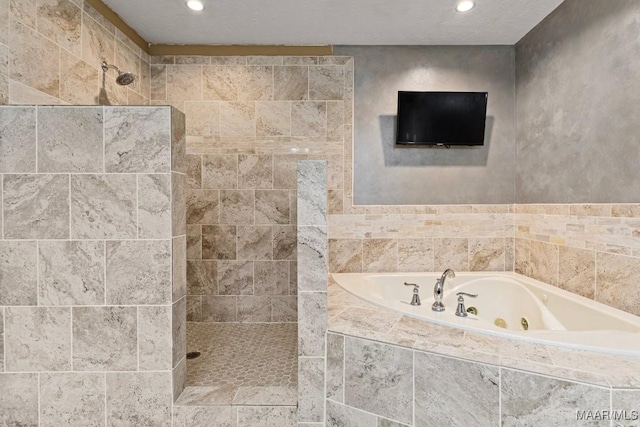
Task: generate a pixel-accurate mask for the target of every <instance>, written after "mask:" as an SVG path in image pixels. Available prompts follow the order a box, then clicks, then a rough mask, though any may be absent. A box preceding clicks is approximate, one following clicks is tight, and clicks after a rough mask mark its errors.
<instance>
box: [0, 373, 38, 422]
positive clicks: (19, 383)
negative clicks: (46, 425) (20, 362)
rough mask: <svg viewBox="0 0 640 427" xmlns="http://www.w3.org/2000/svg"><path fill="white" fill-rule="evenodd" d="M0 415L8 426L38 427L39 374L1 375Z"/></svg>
mask: <svg viewBox="0 0 640 427" xmlns="http://www.w3.org/2000/svg"><path fill="white" fill-rule="evenodd" d="M0 388H2V390H3V391H4V392H3V393H2V395H1V396H0V414H2V415H1V417H2V418H1V419H2V422H3V423H4V424H7V425H19V426H37V425H38V422H39V409H38V374H3V375H0Z"/></svg>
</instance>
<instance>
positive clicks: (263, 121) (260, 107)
mask: <svg viewBox="0 0 640 427" xmlns="http://www.w3.org/2000/svg"><path fill="white" fill-rule="evenodd" d="M256 135H257V136H258V137H261V136H262V137H265V136H290V135H291V103H290V102H262V101H260V102H256Z"/></svg>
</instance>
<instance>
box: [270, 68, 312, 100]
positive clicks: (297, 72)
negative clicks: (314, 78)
mask: <svg viewBox="0 0 640 427" xmlns="http://www.w3.org/2000/svg"><path fill="white" fill-rule="evenodd" d="M273 79H274V83H275V88H274V99H275V100H276V101H304V100H306V99H308V97H309V94H308V93H309V67H306V66H291V67H286V66H285V67H274V74H273Z"/></svg>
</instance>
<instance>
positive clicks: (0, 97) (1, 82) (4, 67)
mask: <svg viewBox="0 0 640 427" xmlns="http://www.w3.org/2000/svg"><path fill="white" fill-rule="evenodd" d="M1 24H2V22H1V21H0V25H1ZM0 31H1V30H0ZM8 103H9V48H8V47H6V46H2V45H0V105H5V104H8Z"/></svg>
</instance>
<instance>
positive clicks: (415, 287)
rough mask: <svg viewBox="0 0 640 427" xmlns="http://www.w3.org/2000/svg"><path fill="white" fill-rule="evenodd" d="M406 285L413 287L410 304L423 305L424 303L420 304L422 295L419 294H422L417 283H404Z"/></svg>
mask: <svg viewBox="0 0 640 427" xmlns="http://www.w3.org/2000/svg"><path fill="white" fill-rule="evenodd" d="M404 285H405V286H413V297H412V298H411V302H410V303H409V304H411V305H422V303H421V302H420V295H419V294H418V293H419V292H420V286H418V285H417V284H415V283H407V282H404Z"/></svg>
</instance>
